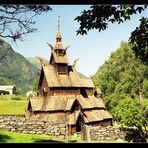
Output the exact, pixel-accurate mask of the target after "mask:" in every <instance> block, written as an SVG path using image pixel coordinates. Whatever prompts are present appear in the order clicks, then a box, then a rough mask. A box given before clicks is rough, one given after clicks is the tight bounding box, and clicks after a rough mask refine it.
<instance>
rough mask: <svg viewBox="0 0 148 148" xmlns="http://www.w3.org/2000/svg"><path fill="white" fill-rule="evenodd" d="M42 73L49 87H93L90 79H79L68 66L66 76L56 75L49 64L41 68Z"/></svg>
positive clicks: (73, 69)
mask: <svg viewBox="0 0 148 148" xmlns="http://www.w3.org/2000/svg"><path fill="white" fill-rule="evenodd" d="M43 72H44V75H45V77H46V80H47V84H48V86H49V87H87V88H93V87H94V85H93V82H92V80H91V79H88V78H86V79H82V78H80V77H79V74H78V73H77V71H76V70H75V68H73V67H72V66H68V74H67V75H60V74H58V73H57V72H56V71H55V69H54V66H53V65H51V64H49V65H45V66H43Z"/></svg>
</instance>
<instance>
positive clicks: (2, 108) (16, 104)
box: [0, 100, 28, 115]
mask: <svg viewBox="0 0 148 148" xmlns="http://www.w3.org/2000/svg"><path fill="white" fill-rule="evenodd" d="M27 105H28V100H0V114H15V115H24V114H25V109H26V108H27Z"/></svg>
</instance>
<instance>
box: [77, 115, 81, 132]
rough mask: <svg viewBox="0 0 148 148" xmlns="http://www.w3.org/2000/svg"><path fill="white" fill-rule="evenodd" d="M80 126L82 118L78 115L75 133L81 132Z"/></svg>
mask: <svg viewBox="0 0 148 148" xmlns="http://www.w3.org/2000/svg"><path fill="white" fill-rule="evenodd" d="M81 126H82V116H81V115H79V116H78V119H77V122H76V132H81V128H82V127H81Z"/></svg>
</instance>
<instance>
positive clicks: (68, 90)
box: [53, 88, 80, 96]
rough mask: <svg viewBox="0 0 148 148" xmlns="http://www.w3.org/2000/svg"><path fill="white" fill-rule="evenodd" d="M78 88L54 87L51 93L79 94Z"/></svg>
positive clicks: (56, 94)
mask: <svg viewBox="0 0 148 148" xmlns="http://www.w3.org/2000/svg"><path fill="white" fill-rule="evenodd" d="M79 94H80V90H79V89H77V88H60V89H59V88H54V89H53V95H55V96H58V95H79Z"/></svg>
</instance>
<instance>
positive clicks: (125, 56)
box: [92, 41, 148, 128]
mask: <svg viewBox="0 0 148 148" xmlns="http://www.w3.org/2000/svg"><path fill="white" fill-rule="evenodd" d="M131 46H132V45H130V44H128V43H126V42H123V41H122V42H121V45H120V48H119V49H117V50H116V51H115V52H113V53H111V55H110V57H109V59H108V60H106V61H105V63H104V64H103V65H102V66H101V67H99V68H98V70H97V72H96V74H95V75H93V76H92V80H93V82H94V84H95V87H96V88H97V87H99V88H100V89H101V91H102V95H103V100H104V102H105V105H106V107H107V109H108V110H109V111H110V112H111V114H112V115H113V116H114V117H115V120H116V121H119V122H120V124H124V125H128V126H136V127H138V128H140V126H139V124H141V125H145V126H146V125H147V122H148V121H147V119H148V79H147V78H148V67H147V65H145V64H144V63H142V62H141V61H140V60H139V59H138V58H136V57H135V54H134V53H133V50H132V49H131ZM129 114H130V116H129ZM132 121H133V122H134V123H132ZM135 121H136V123H135ZM135 124H136V125H135Z"/></svg>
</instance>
